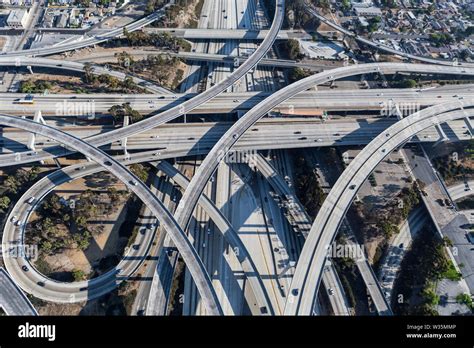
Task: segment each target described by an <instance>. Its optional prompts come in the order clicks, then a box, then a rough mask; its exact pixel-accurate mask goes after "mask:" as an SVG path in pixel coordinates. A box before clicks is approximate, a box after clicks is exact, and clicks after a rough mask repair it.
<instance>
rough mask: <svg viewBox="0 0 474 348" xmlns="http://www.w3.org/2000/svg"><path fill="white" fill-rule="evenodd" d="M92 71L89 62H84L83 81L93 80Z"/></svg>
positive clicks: (89, 81)
mask: <svg viewBox="0 0 474 348" xmlns="http://www.w3.org/2000/svg"><path fill="white" fill-rule="evenodd" d="M92 72H93V68H92V65H91V63H86V64H84V80H85V82H87V83H91V82H94V81H95V76H94V74H93V73H92Z"/></svg>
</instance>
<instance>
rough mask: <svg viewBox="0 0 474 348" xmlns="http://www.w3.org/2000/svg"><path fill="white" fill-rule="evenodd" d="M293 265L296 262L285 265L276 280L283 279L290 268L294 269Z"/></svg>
mask: <svg viewBox="0 0 474 348" xmlns="http://www.w3.org/2000/svg"><path fill="white" fill-rule="evenodd" d="M295 265H296V262H295V261H289V262H288V263H287V264H286V266H285V268H283V270H282V271H281V272H280V274H278V279H280V278H281V277H283V276H284V275H285V274H286V273H287V272H288V270H289V269H290V268H292V267H295Z"/></svg>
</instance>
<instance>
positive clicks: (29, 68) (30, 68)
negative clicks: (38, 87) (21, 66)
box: [26, 65, 34, 75]
mask: <svg viewBox="0 0 474 348" xmlns="http://www.w3.org/2000/svg"><path fill="white" fill-rule="evenodd" d="M26 68H27V69H28V71H29V72H30V74H31V75H33V74H34V72H33V68H32V67H31V65H28V66H27V67H26Z"/></svg>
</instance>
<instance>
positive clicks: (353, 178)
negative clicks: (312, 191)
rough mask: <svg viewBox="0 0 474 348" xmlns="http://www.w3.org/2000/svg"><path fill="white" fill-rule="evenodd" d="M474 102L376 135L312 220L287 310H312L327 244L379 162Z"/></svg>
mask: <svg viewBox="0 0 474 348" xmlns="http://www.w3.org/2000/svg"><path fill="white" fill-rule="evenodd" d="M472 105H473V100H470V101H466V102H451V103H446V104H442V105H438V106H435V107H431V108H427V109H425V110H423V111H420V112H418V113H415V114H413V115H411V116H409V117H407V118H404V119H402V120H401V121H399V122H397V123H396V124H395V125H393V126H392V127H390V128H388V129H387V130H386V131H385V132H383V133H382V134H380V135H379V136H378V137H377V138H375V139H374V140H373V141H372V142H371V143H370V144H369V145H367V146H366V147H365V148H364V149H363V150H362V151H361V152H360V153H359V155H358V156H357V157H356V158H355V159H354V160H353V161H352V162H351V163H350V164H349V166H348V167H347V168H346V170H345V171H344V172H343V174H342V175H341V176H340V177H339V179H338V181H337V182H336V184H335V185H334V187H333V188H332V190H331V192H330V193H329V195H328V196H327V197H326V199H325V201H324V203H323V205H322V207H321V209H320V210H319V212H318V215H317V217H316V219H315V221H314V222H313V226H312V228H311V231H310V234H309V236H308V238H307V240H306V243H305V245H304V247H303V251H302V253H301V257H300V261H299V263H298V265H297V267H296V271H295V275H294V277H293V282H292V285H291V289H292V290H291V294H290V295H289V297H288V300H287V304H286V307H285V314H287V315H295V314H299V315H309V314H311V311H312V308H313V303H314V296H315V293H316V291H317V288H318V286H319V282H320V279H321V272H322V270H323V266H324V262H325V260H326V257H327V251H326V248H327V246H328V245H331V243H332V241H333V240H334V238H335V236H336V234H337V230H338V227H339V225H340V223H341V221H342V219H343V217H344V215H345V213H346V211H347V209H348V207H349V205H350V204H351V202H352V200H353V198H354V196H355V195H356V193H357V190H358V188H359V187H360V185H361V184H362V182H364V181H365V180H366V179H367V177H368V176H369V175H370V173H372V171H373V170H374V168H375V167H376V165H377V164H378V163H380V161H382V160H383V158H385V157H386V156H387V155H388V154H390V152H391V151H393V149H395V148H396V147H398V146H399V145H400V144H403V143H404V142H405V141H406V140H407V139H409V138H411V137H412V136H414V135H415V134H417V133H418V132H419V131H421V130H422V129H424V128H427V127H429V126H432V125H433V124H440V123H443V122H446V121H448V120H452V119H458V118H464V117H471V116H473V115H474V112H473V110H464V108H466V107H469V106H472ZM453 110H456V111H453Z"/></svg>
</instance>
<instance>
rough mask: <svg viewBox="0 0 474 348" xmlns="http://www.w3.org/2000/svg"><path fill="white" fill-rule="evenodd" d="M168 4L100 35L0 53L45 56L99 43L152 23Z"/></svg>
mask: <svg viewBox="0 0 474 348" xmlns="http://www.w3.org/2000/svg"><path fill="white" fill-rule="evenodd" d="M168 6H169V4H167V5H165V6H164V7H163V8H162V9H160V10H158V11H157V12H154V13H152V14H150V15H148V16H146V17H143V18H141V19H139V20H137V21H135V22H133V23H130V24H128V25H126V26H124V27H120V28H116V29H112V30H109V31H107V32H105V33H103V34H100V35H95V36H93V37H88V35H87V33H86V34H84V35H83V36H82V37H81V38H79V39H78V40H76V41H74V42H71V43H67V44H61V45H57V46H51V47H44V48H37V49H26V50H19V51H13V52H4V53H1V54H0V55H2V56H8V57H24V56H31V57H35V56H47V55H51V54H56V53H61V52H66V51H71V50H76V49H79V48H83V47H87V46H92V45H97V44H99V43H102V42H105V41H108V40H111V39H114V38H116V37H119V36H121V35H123V31H124V30H125V29H126V30H127V31H128V32H133V31H135V30H139V29H141V28H143V27H145V26H147V25H149V24H151V23H153V22H154V21H156V20H157V19H159V18H160V17H161V16H162V15H163V13H164V9H165V8H166V7H168Z"/></svg>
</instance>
